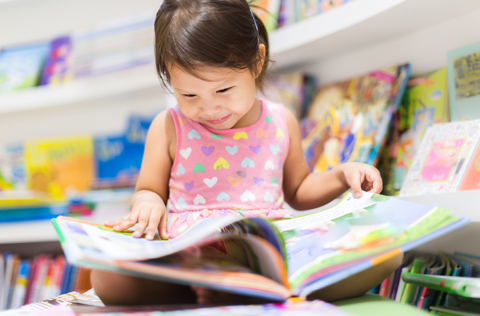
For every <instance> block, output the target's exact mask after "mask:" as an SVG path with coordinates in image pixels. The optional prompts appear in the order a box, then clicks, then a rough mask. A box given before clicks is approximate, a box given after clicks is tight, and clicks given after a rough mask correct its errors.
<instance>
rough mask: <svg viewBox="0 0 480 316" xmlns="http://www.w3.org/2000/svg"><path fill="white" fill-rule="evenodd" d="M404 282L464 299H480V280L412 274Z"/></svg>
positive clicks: (408, 274) (406, 276) (405, 277)
mask: <svg viewBox="0 0 480 316" xmlns="http://www.w3.org/2000/svg"><path fill="white" fill-rule="evenodd" d="M403 281H405V282H406V283H408V284H413V285H417V286H423V287H426V288H430V289H433V290H437V291H442V292H447V293H452V294H456V295H461V296H464V297H473V298H480V279H478V278H468V277H454V276H440V275H425V274H417V273H413V272H412V273H406V274H405V275H404V276H403Z"/></svg>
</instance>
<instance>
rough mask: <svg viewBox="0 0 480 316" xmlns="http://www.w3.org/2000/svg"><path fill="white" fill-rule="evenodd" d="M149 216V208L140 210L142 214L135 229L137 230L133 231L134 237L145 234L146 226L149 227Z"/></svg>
mask: <svg viewBox="0 0 480 316" xmlns="http://www.w3.org/2000/svg"><path fill="white" fill-rule="evenodd" d="M149 217H150V210H149V209H145V208H144V209H142V210H141V211H140V215H139V216H138V221H137V229H135V231H134V232H133V234H132V236H133V237H141V236H142V235H143V232H144V231H145V228H147V225H148V219H149Z"/></svg>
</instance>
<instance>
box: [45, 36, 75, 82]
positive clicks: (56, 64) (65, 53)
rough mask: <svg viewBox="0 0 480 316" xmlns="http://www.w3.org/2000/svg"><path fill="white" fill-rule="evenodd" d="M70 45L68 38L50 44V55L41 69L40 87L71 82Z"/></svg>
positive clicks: (60, 38) (61, 38)
mask: <svg viewBox="0 0 480 316" xmlns="http://www.w3.org/2000/svg"><path fill="white" fill-rule="evenodd" d="M71 64H72V43H71V39H70V36H62V37H58V38H56V39H54V40H52V41H51V42H50V53H49V55H48V58H47V61H46V62H45V66H44V67H43V71H42V77H41V79H40V85H55V84H58V83H61V82H68V81H71V80H72V77H73V76H72V69H71Z"/></svg>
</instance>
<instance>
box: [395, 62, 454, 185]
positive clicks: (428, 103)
mask: <svg viewBox="0 0 480 316" xmlns="http://www.w3.org/2000/svg"><path fill="white" fill-rule="evenodd" d="M446 105H447V70H446V68H442V69H440V70H437V71H434V72H431V73H428V74H425V75H421V76H417V77H414V78H412V79H410V80H409V82H408V88H407V90H406V92H405V96H404V98H403V102H402V105H401V106H400V108H399V117H400V122H399V133H400V136H399V139H398V153H397V159H396V166H395V169H394V170H395V171H394V179H395V180H394V183H393V189H394V190H400V188H401V187H402V184H403V181H404V180H405V176H406V174H407V171H408V169H409V168H410V166H411V164H412V162H413V158H414V157H415V153H416V152H417V151H418V149H419V147H420V143H421V141H422V138H423V135H424V134H425V131H426V130H427V128H428V127H430V126H431V125H433V124H437V123H445V122H444V119H445V112H446V111H447V106H446Z"/></svg>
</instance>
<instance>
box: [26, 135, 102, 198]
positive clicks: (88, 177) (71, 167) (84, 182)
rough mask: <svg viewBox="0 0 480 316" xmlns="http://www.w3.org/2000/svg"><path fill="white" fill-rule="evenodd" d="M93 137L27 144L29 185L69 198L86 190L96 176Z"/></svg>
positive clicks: (29, 142)
mask: <svg viewBox="0 0 480 316" xmlns="http://www.w3.org/2000/svg"><path fill="white" fill-rule="evenodd" d="M93 156H94V153H93V138H92V137H90V136H83V137H66V138H56V139H45V140H29V141H27V142H26V143H25V164H26V176H27V187H28V188H29V189H31V190H36V191H41V192H47V193H49V194H51V195H52V196H53V197H56V198H61V197H65V196H66V195H67V193H68V192H69V191H73V192H83V191H87V190H89V189H90V188H91V185H92V182H93V179H94V165H93V161H94V157H93Z"/></svg>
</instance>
